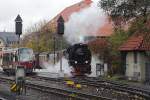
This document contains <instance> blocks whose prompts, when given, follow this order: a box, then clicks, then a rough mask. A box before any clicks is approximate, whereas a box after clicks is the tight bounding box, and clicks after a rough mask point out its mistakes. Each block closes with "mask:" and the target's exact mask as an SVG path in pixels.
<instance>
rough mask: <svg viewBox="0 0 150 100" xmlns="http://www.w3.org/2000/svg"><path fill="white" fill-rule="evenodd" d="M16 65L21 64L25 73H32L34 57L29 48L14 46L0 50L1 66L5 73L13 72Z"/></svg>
mask: <svg viewBox="0 0 150 100" xmlns="http://www.w3.org/2000/svg"><path fill="white" fill-rule="evenodd" d="M17 65H22V66H24V68H25V71H26V73H32V72H33V69H34V66H35V57H34V53H33V50H32V49H30V48H14V49H8V50H3V51H1V67H2V69H3V71H4V72H6V73H15V69H16V66H17Z"/></svg>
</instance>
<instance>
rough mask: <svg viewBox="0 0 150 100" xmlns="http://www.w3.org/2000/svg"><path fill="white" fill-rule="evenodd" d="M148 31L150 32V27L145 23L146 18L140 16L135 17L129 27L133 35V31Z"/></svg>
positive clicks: (129, 31)
mask: <svg viewBox="0 0 150 100" xmlns="http://www.w3.org/2000/svg"><path fill="white" fill-rule="evenodd" d="M137 32H138V33H146V32H150V28H149V27H148V26H147V25H146V23H145V18H143V17H140V18H137V19H135V21H133V22H132V23H131V25H130V27H129V30H128V33H129V34H130V35H132V34H133V33H137Z"/></svg>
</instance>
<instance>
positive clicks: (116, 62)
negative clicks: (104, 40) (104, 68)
mask: <svg viewBox="0 0 150 100" xmlns="http://www.w3.org/2000/svg"><path fill="white" fill-rule="evenodd" d="M128 37H129V34H128V32H125V31H124V30H122V29H116V30H115V31H114V33H113V35H111V37H110V38H109V39H108V40H109V42H110V43H111V50H110V56H111V74H116V73H122V72H123V71H122V68H121V63H122V62H121V53H120V51H119V47H120V46H121V45H122V44H123V43H124V42H125V41H126V40H127V39H128Z"/></svg>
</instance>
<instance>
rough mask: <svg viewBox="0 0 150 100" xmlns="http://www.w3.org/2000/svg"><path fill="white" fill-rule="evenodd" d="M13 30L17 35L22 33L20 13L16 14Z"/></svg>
mask: <svg viewBox="0 0 150 100" xmlns="http://www.w3.org/2000/svg"><path fill="white" fill-rule="evenodd" d="M15 32H16V35H18V36H19V37H20V35H21V34H22V19H21V17H20V15H18V16H17V17H16V19H15Z"/></svg>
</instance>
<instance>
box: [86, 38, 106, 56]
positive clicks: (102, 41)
mask: <svg viewBox="0 0 150 100" xmlns="http://www.w3.org/2000/svg"><path fill="white" fill-rule="evenodd" d="M88 45H89V47H90V48H91V49H92V51H94V52H95V53H98V52H101V53H102V52H104V51H105V49H106V48H108V47H109V42H108V41H107V39H106V38H97V39H94V40H92V41H89V42H88Z"/></svg>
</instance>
